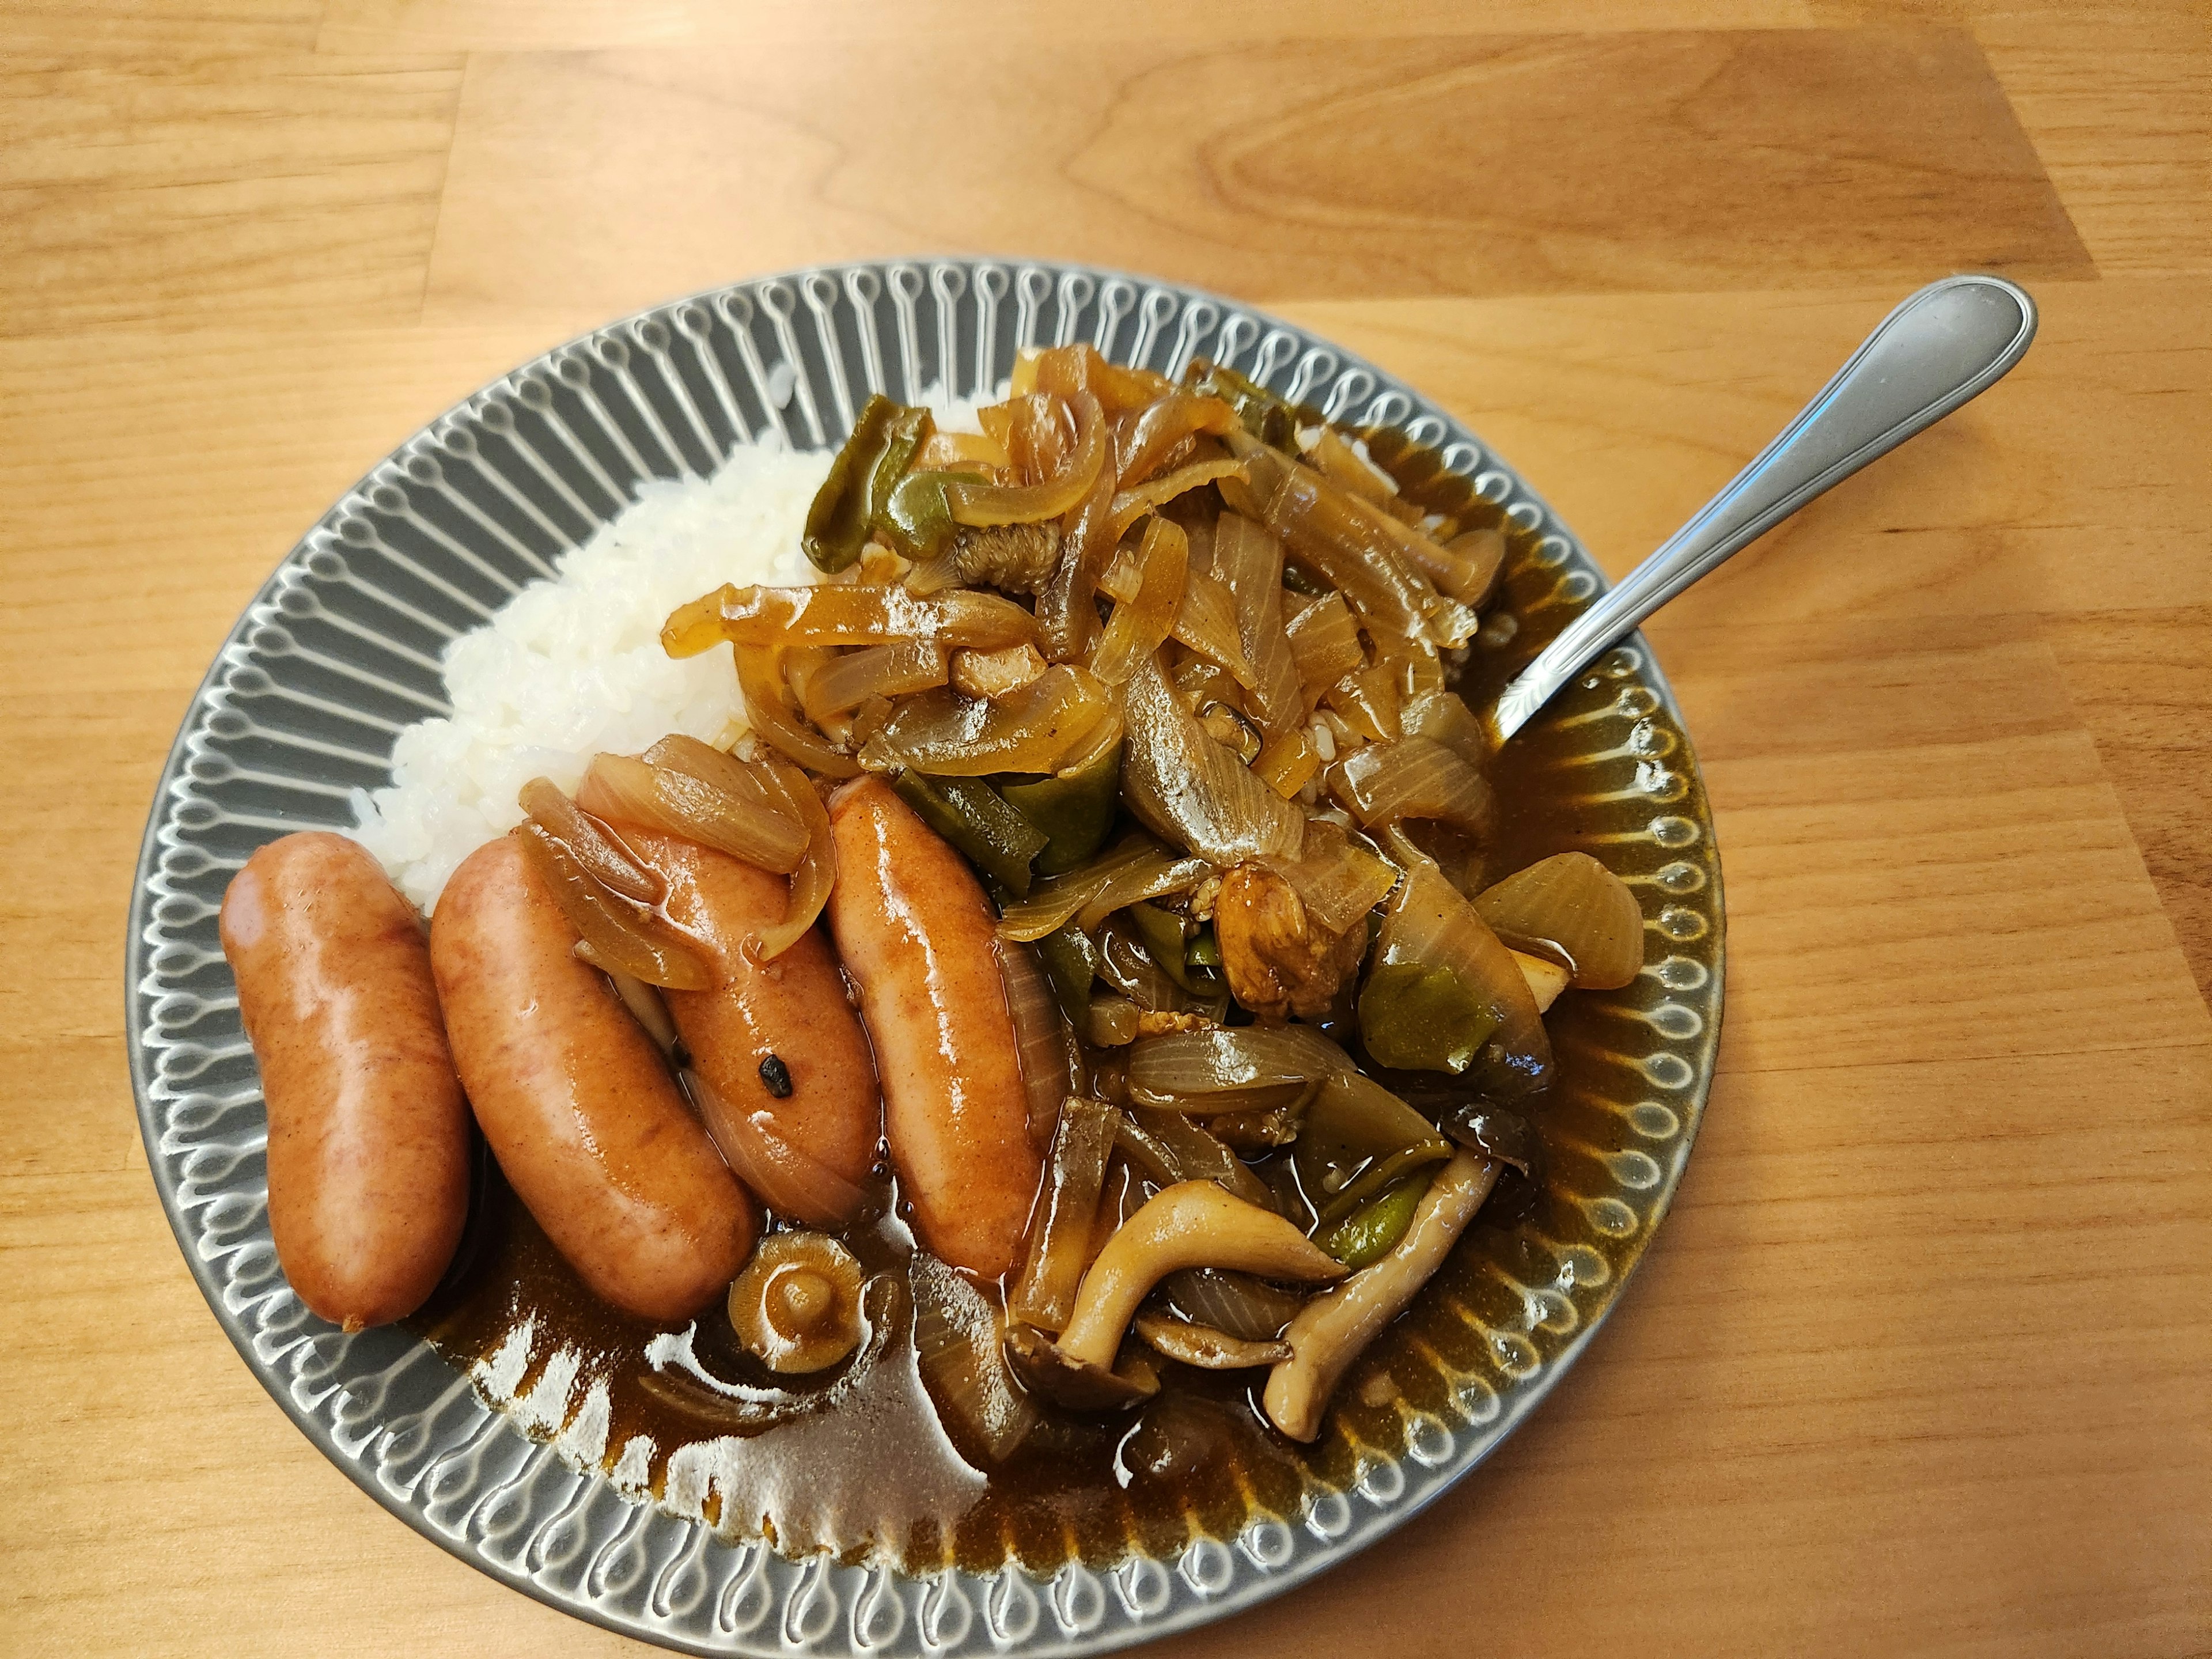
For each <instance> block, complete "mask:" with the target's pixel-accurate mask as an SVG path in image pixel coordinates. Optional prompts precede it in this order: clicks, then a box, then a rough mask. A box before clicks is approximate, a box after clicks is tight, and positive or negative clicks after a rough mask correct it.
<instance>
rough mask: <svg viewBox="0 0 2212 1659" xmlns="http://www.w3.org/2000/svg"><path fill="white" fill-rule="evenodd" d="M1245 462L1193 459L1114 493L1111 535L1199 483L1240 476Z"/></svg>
mask: <svg viewBox="0 0 2212 1659" xmlns="http://www.w3.org/2000/svg"><path fill="white" fill-rule="evenodd" d="M1243 476H1244V464H1243V462H1241V461H1237V460H1232V459H1229V458H1228V457H1226V456H1222V457H1217V458H1216V459H1212V460H1208V461H1193V462H1192V463H1191V464H1190V465H1188V466H1179V467H1177V468H1176V470H1175V471H1172V472H1168V473H1164V474H1162V475H1161V476H1160V477H1157V478H1148V479H1146V481H1145V482H1144V483H1140V484H1137V485H1135V486H1133V488H1130V489H1117V490H1116V491H1115V492H1114V534H1115V536H1116V537H1118V536H1120V535H1121V532H1123V531H1125V530H1127V528H1128V527H1129V526H1131V525H1133V524H1134V523H1136V521H1137V520H1139V519H1141V518H1143V517H1144V516H1145V514H1146V513H1151V512H1152V511H1154V510H1156V509H1157V508H1159V507H1164V506H1166V505H1167V504H1168V503H1169V502H1170V501H1173V500H1174V499H1175V498H1176V496H1178V495H1185V494H1188V492H1189V491H1191V490H1194V489H1199V488H1200V487H1201V486H1202V485H1206V484H1210V483H1219V482H1220V481H1221V480H1222V479H1224V478H1237V479H1241V478H1243Z"/></svg>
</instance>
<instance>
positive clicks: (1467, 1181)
mask: <svg viewBox="0 0 2212 1659" xmlns="http://www.w3.org/2000/svg"><path fill="white" fill-rule="evenodd" d="M1497 1179H1498V1164H1495V1163H1494V1162H1492V1160H1491V1159H1489V1158H1481V1157H1479V1156H1477V1155H1476V1154H1475V1153H1474V1152H1468V1151H1465V1150H1462V1151H1461V1152H1457V1153H1456V1154H1455V1155H1454V1157H1453V1158H1452V1160H1451V1162H1450V1163H1449V1164H1445V1165H1444V1166H1443V1169H1442V1170H1440V1171H1438V1172H1437V1177H1436V1179H1435V1180H1434V1181H1432V1182H1430V1184H1429V1190H1428V1191H1427V1192H1426V1193H1425V1194H1423V1195H1422V1198H1421V1202H1420V1206H1419V1208H1418V1209H1416V1210H1415V1211H1414V1212H1413V1223H1412V1225H1409V1226H1408V1227H1407V1229H1406V1232H1405V1236H1404V1237H1401V1239H1399V1241H1398V1242H1397V1243H1396V1244H1395V1245H1394V1246H1393V1247H1392V1248H1391V1249H1390V1253H1389V1255H1385V1256H1383V1258H1382V1260H1380V1261H1376V1262H1375V1263H1374V1264H1373V1265H1372V1266H1370V1267H1363V1268H1361V1269H1360V1270H1359V1271H1358V1273H1354V1274H1353V1275H1352V1277H1351V1278H1349V1279H1346V1280H1344V1281H1343V1282H1342V1283H1341V1284H1338V1285H1331V1286H1330V1287H1329V1288H1328V1290H1326V1291H1322V1293H1321V1294H1320V1295H1319V1296H1317V1297H1315V1298H1314V1299H1313V1300H1312V1301H1310V1302H1309V1303H1307V1304H1306V1305H1305V1306H1304V1308H1303V1309H1302V1310H1300V1311H1299V1313H1298V1316H1297V1318H1295V1319H1293V1320H1291V1327H1290V1328H1289V1329H1288V1330H1286V1331H1285V1332H1284V1333H1283V1340H1284V1341H1285V1342H1287V1343H1289V1344H1290V1346H1291V1357H1290V1358H1288V1359H1285V1360H1284V1361H1282V1362H1281V1363H1280V1364H1278V1365H1277V1366H1276V1367H1275V1368H1274V1370H1272V1371H1270V1372H1268V1373H1267V1391H1266V1393H1265V1394H1264V1395H1262V1397H1261V1404H1262V1405H1264V1406H1265V1407H1267V1415H1268V1417H1269V1418H1270V1419H1273V1423H1274V1425H1275V1426H1276V1427H1277V1428H1279V1429H1280V1430H1281V1431H1283V1432H1284V1433H1285V1434H1286V1435H1288V1436H1290V1437H1291V1439H1293V1440H1311V1439H1312V1438H1313V1437H1315V1436H1316V1435H1317V1434H1319V1433H1320V1432H1321V1419H1322V1412H1323V1411H1324V1410H1326V1409H1327V1407H1328V1401H1329V1396H1330V1395H1333V1394H1334V1393H1335V1392H1336V1385H1337V1382H1338V1380H1339V1379H1340V1377H1342V1376H1343V1375H1344V1373H1345V1371H1346V1370H1347V1369H1349V1367H1350V1366H1351V1364H1352V1361H1353V1360H1355V1359H1357V1358H1359V1355H1360V1352H1361V1351H1362V1350H1363V1349H1364V1348H1365V1347H1366V1346H1367V1345H1368V1344H1369V1343H1370V1342H1371V1341H1373V1340H1375V1337H1376V1334H1378V1333H1379V1332H1380V1331H1381V1330H1382V1329H1383V1327H1384V1326H1386V1325H1388V1324H1389V1322H1391V1321H1392V1320H1394V1319H1395V1318H1396V1317H1397V1316H1399V1314H1400V1313H1401V1312H1402V1311H1403V1310H1405V1307H1406V1304H1407V1303H1409V1302H1411V1301H1412V1300H1413V1293H1414V1292H1415V1291H1419V1289H1420V1288H1421V1286H1422V1285H1425V1284H1426V1283H1427V1282H1428V1279H1429V1275H1430V1274H1431V1273H1434V1272H1436V1270H1437V1267H1439V1266H1441V1265H1442V1264H1443V1259H1444V1257H1445V1256H1446V1255H1449V1254H1450V1251H1451V1247H1452V1245H1453V1244H1454V1243H1456V1242H1457V1241H1458V1238H1459V1236H1460V1235H1461V1234H1462V1233H1463V1232H1465V1231H1467V1228H1468V1223H1469V1222H1471V1221H1473V1220H1474V1212H1476V1211H1477V1210H1479V1209H1480V1208H1481V1207H1482V1200H1484V1199H1486V1198H1487V1197H1488V1196H1489V1195H1490V1188H1491V1185H1492V1182H1495V1181H1496V1180H1497Z"/></svg>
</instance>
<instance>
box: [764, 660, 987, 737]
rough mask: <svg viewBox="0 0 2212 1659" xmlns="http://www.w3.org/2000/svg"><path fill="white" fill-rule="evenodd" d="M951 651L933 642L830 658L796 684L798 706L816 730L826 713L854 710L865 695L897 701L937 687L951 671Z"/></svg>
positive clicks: (824, 720) (827, 715) (829, 715)
mask: <svg viewBox="0 0 2212 1659" xmlns="http://www.w3.org/2000/svg"><path fill="white" fill-rule="evenodd" d="M951 656H952V653H951V651H950V650H948V649H947V648H946V647H945V646H944V645H942V644H940V643H939V642H938V641H935V640H908V641H903V642H902V643H901V644H898V645H871V646H867V647H863V648H862V649H860V650H858V651H854V652H852V653H848V654H847V655H845V656H842V657H833V658H831V659H829V661H828V662H827V663H824V664H823V665H822V666H821V667H819V668H817V669H816V670H815V671H813V673H811V674H810V675H809V676H807V678H806V682H805V684H804V685H800V686H799V688H798V690H799V707H800V708H803V709H805V711H806V718H807V719H809V720H812V721H813V722H814V723H815V724H816V725H817V726H820V725H822V724H823V723H824V722H826V721H827V720H829V718H830V717H831V716H832V715H836V714H843V713H845V712H846V711H847V710H848V709H853V708H859V707H860V705H861V704H862V703H864V702H866V701H867V700H868V699H869V698H870V697H902V696H905V695H906V694H907V693H908V692H909V691H926V690H928V689H929V688H930V687H931V686H933V685H942V684H945V680H946V679H947V678H949V677H950V675H951Z"/></svg>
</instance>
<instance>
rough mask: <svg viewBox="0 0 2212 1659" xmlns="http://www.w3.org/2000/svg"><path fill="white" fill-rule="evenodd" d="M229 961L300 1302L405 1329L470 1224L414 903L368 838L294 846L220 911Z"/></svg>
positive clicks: (270, 858)
mask: <svg viewBox="0 0 2212 1659" xmlns="http://www.w3.org/2000/svg"><path fill="white" fill-rule="evenodd" d="M221 927H222V953H223V955H224V957H226V958H227V959H228V961H229V963H230V966H231V969H232V972H233V973H234V975H235V976H236V978H237V981H238V1007H239V1014H240V1018H241V1019H242V1020H243V1022H244V1023H245V1026H246V1035H247V1036H248V1037H249V1038H250V1039H251V1040H252V1044H253V1053H254V1057H255V1059H256V1060H258V1062H259V1063H260V1067H261V1090H262V1094H263V1096H264V1098H265V1099H266V1100H267V1102H268V1107H269V1226H270V1232H271V1233H273V1234H274V1235H275V1237H276V1258H277V1261H278V1262H279V1263H280V1264H281V1265H282V1266H283V1269H284V1276H285V1278H286V1279H288V1280H289V1282H290V1284H291V1286H292V1288H293V1289H294V1290H295V1291H297V1292H298V1293H299V1297H300V1299H301V1301H302V1302H305V1303H306V1304H307V1306H308V1307H309V1308H311V1309H313V1310H314V1311H315V1312H316V1313H317V1314H319V1315H320V1316H322V1317H323V1318H325V1319H327V1320H329V1321H331V1322H332V1323H334V1324H338V1325H343V1326H344V1327H345V1328H347V1329H349V1330H357V1329H359V1328H362V1327H363V1326H366V1325H381V1324H384V1323H386V1322H389V1321H392V1320H394V1319H400V1318H404V1317H405V1316H407V1315H408V1314H410V1313H412V1312H414V1311H415V1310H416V1308H418V1307H420V1306H421V1305H422V1301H423V1299H424V1298H425V1297H428V1295H429V1294H430V1292H431V1291H432V1290H434V1289H435V1287H436V1285H437V1283H438V1279H439V1276H440V1275H441V1274H442V1273H444V1272H445V1271H446V1264H447V1262H449V1261H452V1260H453V1249H454V1246H455V1245H457V1244H458V1243H459V1242H460V1237H461V1230H462V1228H463V1226H464V1225H465V1223H466V1221H467V1219H468V1197H469V1109H468V1103H467V1102H465V1100H463V1099H462V1097H461V1085H460V1080H459V1078H458V1077H457V1076H456V1075H455V1074H454V1068H453V1054H452V1053H451V1051H450V1050H449V1049H448V1048H447V1043H446V1028H445V1025H444V1024H443V1022H442V1021H441V1019H440V1018H439V1015H438V1002H437V995H436V993H435V990H434V989H433V988H432V985H431V980H430V956H429V951H428V949H427V947H426V946H425V945H424V943H423V939H422V923H421V922H420V921H418V920H417V919H416V915H415V911H414V908H413V907H411V906H410V904H408V902H407V901H406V900H404V898H402V897H401V896H399V894H398V892H397V891H395V890H393V888H392V884H391V883H390V882H389V881H387V880H386V879H385V875H384V872H383V871H382V870H381V869H380V868H379V867H378V866H377V863H376V860H374V858H372V857H370V856H369V854H368V850H367V849H366V848H363V847H362V845H361V844H360V843H359V842H354V841H349V840H348V839H347V838H346V837H344V836H333V835H327V834H323V833H320V832H310V833H304V834H300V835H292V836H284V837H283V839H282V840H279V841H274V842H270V843H269V844H268V845H267V846H265V847H263V848H260V849H259V850H258V851H257V852H256V853H255V854H253V856H252V858H250V859H248V860H246V867H245V868H244V869H243V870H241V871H240V872H239V873H238V876H237V878H235V879H234V880H233V881H232V882H231V884H230V888H229V890H228V891H227V892H226V893H225V894H224V895H223V900H222V924H221Z"/></svg>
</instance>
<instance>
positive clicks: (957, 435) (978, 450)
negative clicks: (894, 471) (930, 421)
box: [913, 411, 1012, 472]
mask: <svg viewBox="0 0 2212 1659" xmlns="http://www.w3.org/2000/svg"><path fill="white" fill-rule="evenodd" d="M978 412H979V413H980V411H978ZM979 424H980V422H979ZM1009 465H1012V457H1010V456H1009V455H1008V454H1007V453H1006V445H1005V444H1004V443H1003V442H1001V441H1000V440H999V439H997V438H995V437H994V436H992V435H990V434H989V433H987V432H939V431H934V430H933V431H932V432H931V433H930V435H929V436H928V437H927V438H925V439H924V440H922V445H921V448H920V449H917V450H916V451H915V453H914V461H913V467H914V470H915V471H916V472H951V471H959V470H961V469H962V468H964V467H975V466H987V467H993V468H997V467H1002V466H1009Z"/></svg>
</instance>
